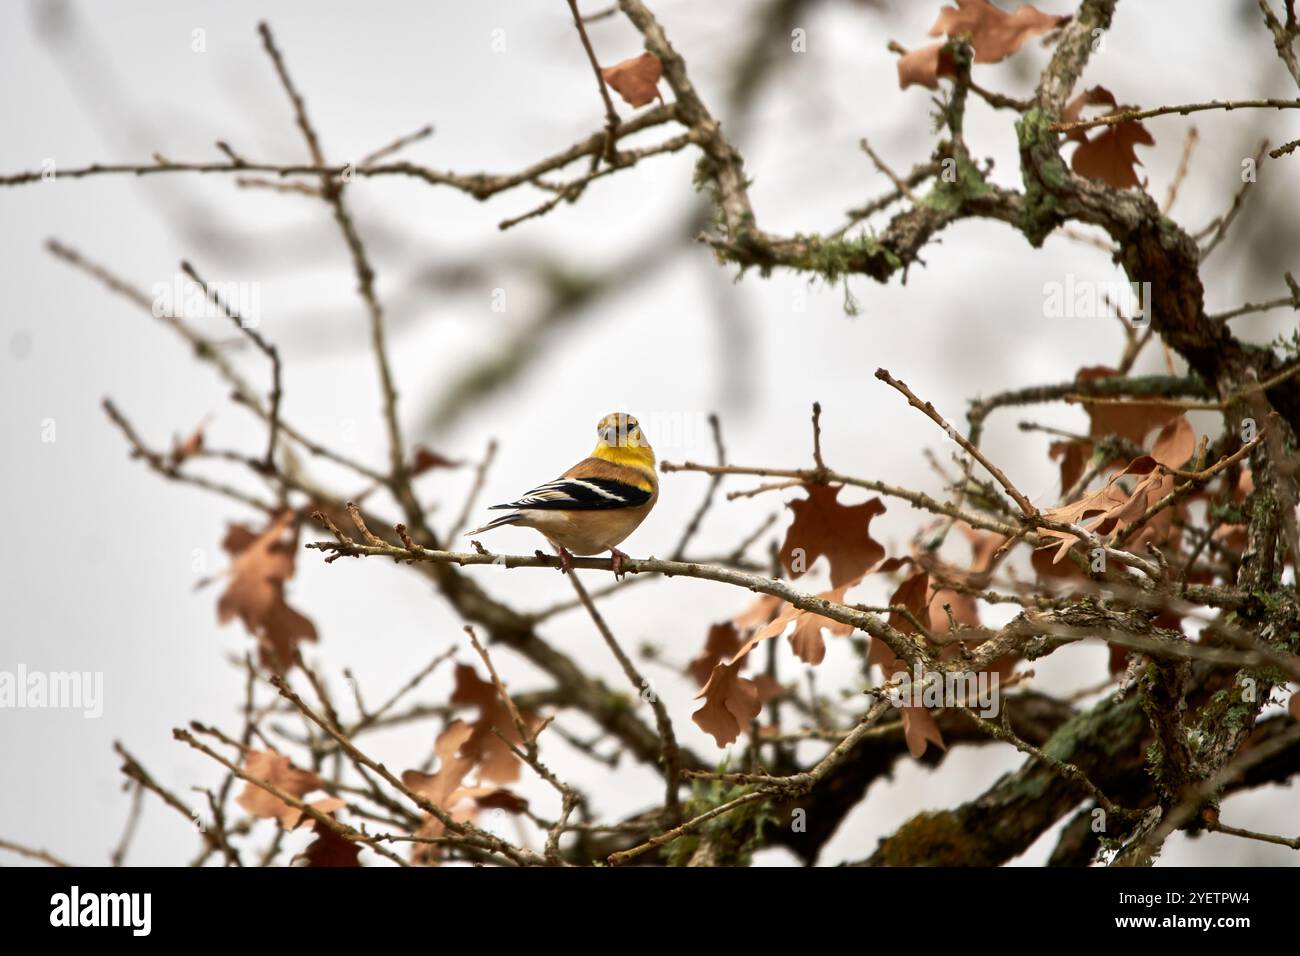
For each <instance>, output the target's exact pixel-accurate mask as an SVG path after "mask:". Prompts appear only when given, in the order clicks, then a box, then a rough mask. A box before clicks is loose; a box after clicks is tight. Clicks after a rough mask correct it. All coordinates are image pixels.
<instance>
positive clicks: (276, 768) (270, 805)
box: [235, 750, 347, 830]
mask: <svg viewBox="0 0 1300 956" xmlns="http://www.w3.org/2000/svg"><path fill="white" fill-rule="evenodd" d="M244 772H245V773H246V774H248V775H249V776H250V777H253V778H255V779H257V780H264V781H266V782H267V783H270V784H273V785H274V786H276V787H278V788H279V789H280V790H283V791H284V792H285V793H287V794H289V795H290V796H292V797H297V798H298V799H300V800H301V799H302V798H303V797H304V796H306V795H307V794H309V793H311V792H312V791H313V790H320V789H321V788H322V787H323V786H324V784H325V782H324V781H323V780H321V778H320V777H318V776H317V775H316V774H314V773H312V772H311V771H310V770H299V769H298V768H297V767H295V766H294V765H293V764H292V763H291V762H290V760H289V758H288V757H286V756H284V755H283V754H281V753H278V752H276V751H274V750H250V751H248V753H247V754H246V755H245V757H244ZM235 802H236V803H237V804H239V806H240V807H242V808H243V809H244V811H245V812H246V813H248V814H249V816H254V817H258V818H273V819H276V820H279V821H280V826H282V827H283V828H284V829H286V830H292V829H293V828H294V827H296V826H297V825H298V824H299V823H301V822H302V821H303V819H304V816H305V814H304V813H303V812H302V811H301V810H299V809H298V808H297V807H291V806H289V804H287V803H285V802H284V801H283V800H281V799H280V798H279V797H277V796H275V795H274V794H271V793H268V792H267V791H266V790H263V789H262V788H261V787H259V786H257V785H256V784H254V783H245V784H244V789H243V791H242V792H241V793H240V794H239V796H238V797H237V798H236V799H235ZM346 805H347V804H346V802H345V801H343V800H340V799H338V798H337V797H326V798H325V799H322V800H317V801H315V802H314V803H312V804H311V806H312V807H314V808H315V809H317V810H319V811H320V812H321V813H334V812H335V811H337V810H341V809H342V808H343V807H345V806H346ZM307 819H310V818H309V817H308V818H307Z"/></svg>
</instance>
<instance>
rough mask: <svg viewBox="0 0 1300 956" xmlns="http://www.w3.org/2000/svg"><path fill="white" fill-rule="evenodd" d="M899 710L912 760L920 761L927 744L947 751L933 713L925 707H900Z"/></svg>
mask: <svg viewBox="0 0 1300 956" xmlns="http://www.w3.org/2000/svg"><path fill="white" fill-rule="evenodd" d="M898 710H899V714H900V715H901V716H902V718H903V738H904V739H905V740H906V741H907V752H908V753H910V754H911V755H912V759H914V760H919V759H920V758H921V757H922V756H923V755H924V754H925V747H926V744H927V743H930V744H934V745H935V746H937V747H940V748H944V749H946V745H945V744H944V742H943V734H941V733H940V732H939V725H938V724H937V723H935V720H934V715H933V714H932V713H930V712H929V711H928V710H926V709H925V708H924V707H900V708H899V709H898Z"/></svg>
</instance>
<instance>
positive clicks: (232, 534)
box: [217, 511, 316, 674]
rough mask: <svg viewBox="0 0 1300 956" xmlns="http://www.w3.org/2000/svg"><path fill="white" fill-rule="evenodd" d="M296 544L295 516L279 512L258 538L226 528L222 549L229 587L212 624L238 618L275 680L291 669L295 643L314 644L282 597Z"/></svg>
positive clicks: (311, 631) (307, 625) (306, 625)
mask: <svg viewBox="0 0 1300 956" xmlns="http://www.w3.org/2000/svg"><path fill="white" fill-rule="evenodd" d="M286 533H287V534H288V537H286ZM297 540H298V529H297V525H296V523H295V515H294V513H293V512H291V511H284V512H281V513H280V514H279V515H277V516H276V517H275V518H274V519H272V521H271V523H270V524H269V525H268V526H267V527H266V529H265V530H264V531H262V532H261V533H260V534H259V533H255V532H253V531H251V530H249V529H248V528H246V527H244V526H243V525H238V524H232V525H230V527H229V530H228V531H227V532H226V537H225V540H224V541H223V542H222V545H221V546H222V548H224V549H225V551H226V552H227V553H228V554H230V555H231V557H232V558H234V561H233V562H232V563H231V566H230V568H229V570H228V571H227V575H228V577H229V578H230V583H229V584H228V585H227V587H226V590H225V592H223V593H222V595H221V597H220V598H219V599H218V600H217V621H218V622H219V623H221V624H225V623H227V622H229V621H230V620H232V619H233V618H236V617H238V618H239V619H240V620H241V621H242V622H243V624H244V627H245V628H247V629H248V632H249V633H250V634H252V635H253V636H254V637H256V638H257V640H258V656H259V658H260V660H261V662H262V665H263V666H264V667H266V668H268V669H270V670H273V671H275V672H276V673H277V674H284V673H285V672H287V671H288V670H289V668H290V667H292V666H293V663H294V660H295V659H296V657H297V649H298V644H299V643H300V642H302V641H314V640H316V626H315V625H314V624H312V622H311V621H310V620H308V619H307V618H306V617H304V616H303V615H302V614H299V613H298V612H297V611H295V610H294V609H293V608H291V607H290V606H289V605H288V604H287V603H286V602H285V597H284V586H285V583H286V582H287V581H288V580H289V578H291V577H292V576H293V570H294V551H295V549H296V546H297Z"/></svg>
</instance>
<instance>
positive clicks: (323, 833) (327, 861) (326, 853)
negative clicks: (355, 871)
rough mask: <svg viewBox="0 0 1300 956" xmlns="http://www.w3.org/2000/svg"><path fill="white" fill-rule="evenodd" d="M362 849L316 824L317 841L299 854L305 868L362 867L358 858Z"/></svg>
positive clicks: (313, 841) (312, 842)
mask: <svg viewBox="0 0 1300 956" xmlns="http://www.w3.org/2000/svg"><path fill="white" fill-rule="evenodd" d="M360 853H361V847H360V846H359V845H358V844H356V843H353V842H352V841H351V840H347V839H344V838H343V837H341V836H339V835H338V834H337V833H335V832H334V831H333V830H331V829H330V828H329V827H325V826H321V824H319V823H317V824H316V839H314V840H312V841H311V843H309V844H307V849H305V850H303V851H302V853H301V854H299V856H298V859H300V860H302V861H303V865H304V866H308V867H318V866H360V865H361V861H360V860H358V859H357V857H358V856H359V855H360Z"/></svg>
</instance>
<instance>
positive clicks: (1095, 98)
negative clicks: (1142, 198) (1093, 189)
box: [1061, 86, 1156, 189]
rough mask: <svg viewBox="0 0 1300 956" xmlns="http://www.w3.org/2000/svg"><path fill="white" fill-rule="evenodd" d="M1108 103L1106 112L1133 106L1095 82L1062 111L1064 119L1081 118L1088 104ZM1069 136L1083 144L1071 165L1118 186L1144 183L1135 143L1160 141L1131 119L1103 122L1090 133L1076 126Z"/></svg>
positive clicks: (1066, 121) (1126, 187)
mask: <svg viewBox="0 0 1300 956" xmlns="http://www.w3.org/2000/svg"><path fill="white" fill-rule="evenodd" d="M1094 105H1099V106H1105V107H1106V108H1107V109H1106V113H1119V112H1122V111H1123V110H1130V109H1133V107H1131V106H1119V105H1118V104H1117V103H1116V102H1115V97H1114V95H1112V94H1111V92H1110V90H1108V89H1106V88H1105V87H1104V86H1094V87H1093V88H1092V89H1089V90H1085V91H1084V92H1082V93H1080V94H1079V95H1078V96H1076V97H1075V98H1074V99H1072V100H1071V101H1070V102H1069V103H1068V104H1066V107H1065V109H1064V110H1062V111H1061V121H1062V122H1065V123H1072V122H1075V121H1076V120H1078V119H1079V118H1080V114H1081V113H1082V112H1083V108H1084V107H1085V106H1094ZM1065 138H1066V139H1069V140H1074V141H1075V142H1077V143H1078V144H1079V146H1078V148H1077V149H1075V151H1074V156H1072V157H1071V158H1070V168H1071V169H1073V170H1074V171H1075V172H1076V173H1078V174H1079V175H1080V176H1087V177H1088V178H1090V179H1101V180H1104V181H1105V182H1107V183H1109V184H1110V185H1111V186H1114V187H1115V188H1116V189H1128V188H1129V187H1132V186H1138V187H1140V186H1141V185H1142V182H1141V180H1139V179H1138V175H1137V170H1136V169H1135V168H1134V167H1136V166H1141V165H1142V162H1141V160H1139V159H1138V157H1137V153H1136V152H1135V150H1134V147H1137V146H1154V145H1155V143H1156V141H1155V139H1153V138H1152V136H1151V134H1150V132H1148V131H1147V128H1146V127H1145V126H1143V125H1142V124H1141V123H1140V122H1138V121H1137V120H1131V121H1129V122H1127V123H1113V124H1110V125H1108V126H1102V127H1100V128H1099V129H1097V130H1096V131H1094V132H1093V133H1092V135H1091V136H1089V135H1088V132H1087V131H1086V130H1082V129H1074V130H1070V131H1068V132H1067V133H1066V134H1065Z"/></svg>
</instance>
